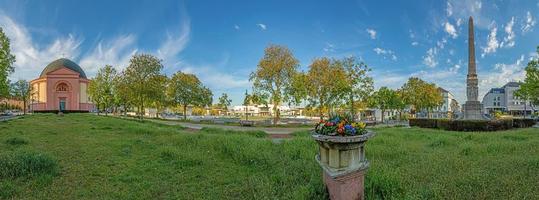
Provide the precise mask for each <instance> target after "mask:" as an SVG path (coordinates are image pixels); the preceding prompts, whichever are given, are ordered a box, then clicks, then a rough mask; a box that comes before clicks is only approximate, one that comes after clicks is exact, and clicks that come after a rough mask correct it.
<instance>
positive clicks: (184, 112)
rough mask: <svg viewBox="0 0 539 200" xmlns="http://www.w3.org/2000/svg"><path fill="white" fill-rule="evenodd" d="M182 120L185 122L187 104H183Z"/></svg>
mask: <svg viewBox="0 0 539 200" xmlns="http://www.w3.org/2000/svg"><path fill="white" fill-rule="evenodd" d="M183 120H187V104H183Z"/></svg>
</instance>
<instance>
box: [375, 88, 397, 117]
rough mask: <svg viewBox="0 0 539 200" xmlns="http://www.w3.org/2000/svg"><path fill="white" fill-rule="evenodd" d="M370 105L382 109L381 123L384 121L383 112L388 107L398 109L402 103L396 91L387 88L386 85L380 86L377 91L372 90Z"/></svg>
mask: <svg viewBox="0 0 539 200" xmlns="http://www.w3.org/2000/svg"><path fill="white" fill-rule="evenodd" d="M369 104H370V105H371V106H372V107H376V108H378V109H380V110H381V111H382V119H381V120H382V123H384V113H385V111H386V110H388V109H399V108H400V106H401V105H402V101H401V99H400V98H399V95H398V93H397V91H395V90H392V89H389V88H387V87H381V88H380V89H378V91H376V92H374V94H373V95H372V97H371V100H370V103H369Z"/></svg>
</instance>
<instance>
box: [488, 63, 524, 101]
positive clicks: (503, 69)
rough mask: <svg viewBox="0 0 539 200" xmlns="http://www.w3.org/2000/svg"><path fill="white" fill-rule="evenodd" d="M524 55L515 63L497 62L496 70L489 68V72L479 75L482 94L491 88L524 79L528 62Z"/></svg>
mask: <svg viewBox="0 0 539 200" xmlns="http://www.w3.org/2000/svg"><path fill="white" fill-rule="evenodd" d="M524 60H525V59H524V55H521V56H520V57H519V58H518V59H517V60H516V61H515V62H514V63H510V64H505V63H497V64H495V65H494V70H489V72H488V73H486V74H484V75H482V74H480V75H482V76H481V77H479V89H480V91H481V93H482V94H485V92H487V91H488V90H489V89H490V88H493V87H501V86H503V85H504V84H506V83H507V82H510V81H522V80H524V77H525V74H526V72H525V70H524V68H525V67H526V63H525V62H524Z"/></svg>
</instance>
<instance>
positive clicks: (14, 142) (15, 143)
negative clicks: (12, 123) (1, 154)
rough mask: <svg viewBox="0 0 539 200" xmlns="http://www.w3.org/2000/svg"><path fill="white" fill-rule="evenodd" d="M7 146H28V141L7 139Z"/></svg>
mask: <svg viewBox="0 0 539 200" xmlns="http://www.w3.org/2000/svg"><path fill="white" fill-rule="evenodd" d="M6 144H10V145H21V144H28V140H26V139H24V138H18V137H13V138H9V139H7V140H6Z"/></svg>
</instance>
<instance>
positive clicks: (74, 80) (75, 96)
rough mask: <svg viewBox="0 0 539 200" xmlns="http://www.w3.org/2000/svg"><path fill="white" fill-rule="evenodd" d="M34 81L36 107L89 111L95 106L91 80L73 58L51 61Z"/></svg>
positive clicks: (33, 95) (33, 96)
mask: <svg viewBox="0 0 539 200" xmlns="http://www.w3.org/2000/svg"><path fill="white" fill-rule="evenodd" d="M30 84H31V86H32V93H33V94H32V98H31V100H30V109H31V110H33V111H38V112H39V111H77V112H89V111H91V110H93V109H94V104H93V103H92V102H91V101H90V99H89V97H88V93H87V91H88V85H89V84H90V80H88V79H87V78H86V74H85V73H84V71H83V70H82V68H81V67H80V66H79V65H77V64H76V63H75V62H73V61H71V60H69V59H65V58H61V59H58V60H55V61H53V62H51V63H50V64H49V65H47V67H45V69H43V71H42V72H41V75H40V76H39V78H37V79H35V80H32V81H31V82H30Z"/></svg>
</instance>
